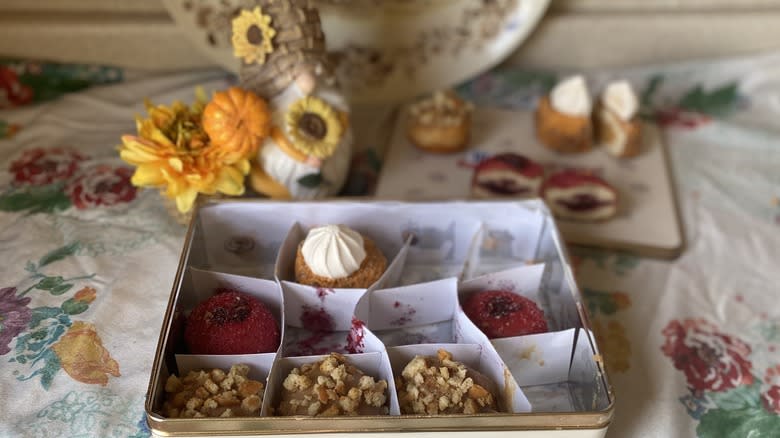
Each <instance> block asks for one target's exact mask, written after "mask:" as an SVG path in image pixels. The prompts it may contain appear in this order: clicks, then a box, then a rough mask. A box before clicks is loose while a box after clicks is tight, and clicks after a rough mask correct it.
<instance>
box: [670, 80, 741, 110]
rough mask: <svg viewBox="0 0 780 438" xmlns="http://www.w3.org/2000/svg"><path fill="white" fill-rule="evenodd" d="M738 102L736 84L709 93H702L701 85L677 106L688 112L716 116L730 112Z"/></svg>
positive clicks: (684, 97) (686, 95)
mask: <svg viewBox="0 0 780 438" xmlns="http://www.w3.org/2000/svg"><path fill="white" fill-rule="evenodd" d="M738 100H739V94H738V93H737V83H736V82H732V83H730V84H727V85H724V86H723V87H721V88H717V89H715V90H713V91H712V92H709V93H708V92H706V91H704V89H703V88H702V87H701V85H698V86H696V88H694V89H692V90H690V91H689V92H688V93H687V94H685V96H683V97H682V99H680V102H679V103H678V104H677V106H679V107H680V108H682V109H685V110H688V111H695V112H698V113H702V114H708V115H713V116H717V115H723V114H726V113H727V112H729V111H730V110H732V109H733V108H734V106H735V105H736V103H737V101H738Z"/></svg>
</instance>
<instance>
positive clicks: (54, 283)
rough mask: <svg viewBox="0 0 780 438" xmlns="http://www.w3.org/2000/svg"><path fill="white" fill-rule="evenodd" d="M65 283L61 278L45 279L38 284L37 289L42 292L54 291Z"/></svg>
mask: <svg viewBox="0 0 780 438" xmlns="http://www.w3.org/2000/svg"><path fill="white" fill-rule="evenodd" d="M64 282H65V279H64V278H62V277H61V276H59V275H58V276H56V277H43V279H41V280H40V281H39V282H38V283H36V285H35V288H36V289H40V290H52V289H54V288H56V287H58V286H60V285H62V283H64Z"/></svg>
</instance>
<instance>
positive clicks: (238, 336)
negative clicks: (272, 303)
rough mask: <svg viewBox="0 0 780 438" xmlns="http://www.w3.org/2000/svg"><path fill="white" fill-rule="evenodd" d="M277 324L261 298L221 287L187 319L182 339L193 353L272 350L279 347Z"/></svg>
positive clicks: (248, 352) (269, 351) (251, 352)
mask: <svg viewBox="0 0 780 438" xmlns="http://www.w3.org/2000/svg"><path fill="white" fill-rule="evenodd" d="M280 339H281V332H280V330H279V323H278V322H277V321H276V318H274V316H273V314H272V313H271V311H270V310H268V307H266V306H265V304H263V303H262V302H261V301H260V300H258V299H257V298H254V297H253V296H251V295H247V294H245V293H241V292H237V291H233V290H220V291H218V292H217V294H216V295H214V296H212V297H211V298H209V299H207V300H205V301H203V302H202V303H200V304H198V305H197V306H196V307H195V309H194V310H193V311H192V313H190V316H189V317H188V318H187V325H186V327H185V329H184V340H185V342H186V344H187V347H188V348H189V350H190V353H192V354H253V353H271V352H274V351H276V350H277V349H278V348H279V342H280Z"/></svg>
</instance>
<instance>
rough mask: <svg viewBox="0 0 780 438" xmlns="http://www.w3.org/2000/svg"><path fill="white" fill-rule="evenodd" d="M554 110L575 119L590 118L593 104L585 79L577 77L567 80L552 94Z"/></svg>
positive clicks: (554, 89) (551, 100)
mask: <svg viewBox="0 0 780 438" xmlns="http://www.w3.org/2000/svg"><path fill="white" fill-rule="evenodd" d="M550 102H551V103H552V107H553V109H554V110H556V111H558V112H560V113H563V114H566V115H569V116H574V117H589V116H590V112H591V110H592V108H593V102H592V101H591V98H590V93H589V92H588V86H587V85H586V84H585V78H584V77H582V76H580V75H577V76H572V77H570V78H568V79H565V80H564V81H563V82H561V83H559V84H558V85H556V86H555V88H553V90H552V91H551V92H550Z"/></svg>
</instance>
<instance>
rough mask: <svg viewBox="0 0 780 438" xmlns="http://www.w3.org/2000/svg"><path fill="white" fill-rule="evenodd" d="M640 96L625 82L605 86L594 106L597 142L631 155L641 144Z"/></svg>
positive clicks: (611, 150)
mask: <svg viewBox="0 0 780 438" xmlns="http://www.w3.org/2000/svg"><path fill="white" fill-rule="evenodd" d="M638 112H639V99H638V98H637V96H636V93H634V89H633V88H632V87H631V84H630V83H628V82H627V81H618V82H613V83H611V84H609V85H607V87H606V88H605V89H604V92H603V93H602V94H601V99H599V105H598V106H597V108H596V117H595V122H596V123H595V124H596V141H597V142H598V143H599V144H601V145H602V146H604V148H605V149H606V150H607V152H609V153H610V154H612V155H614V156H616V157H621V158H627V157H633V156H636V155H638V154H639V151H640V149H641V143H642V121H641V120H640V119H639V117H638Z"/></svg>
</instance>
